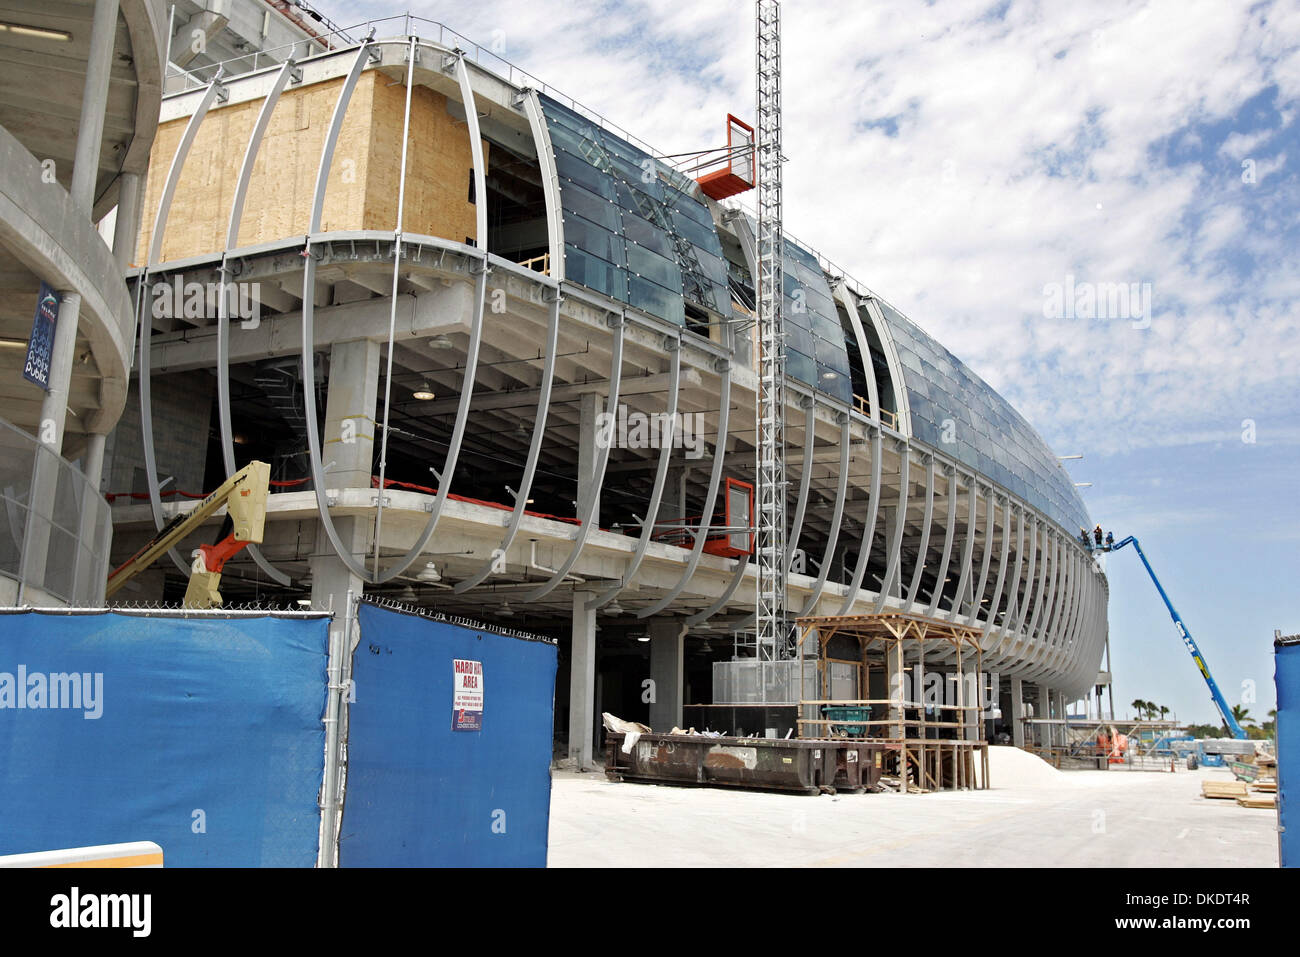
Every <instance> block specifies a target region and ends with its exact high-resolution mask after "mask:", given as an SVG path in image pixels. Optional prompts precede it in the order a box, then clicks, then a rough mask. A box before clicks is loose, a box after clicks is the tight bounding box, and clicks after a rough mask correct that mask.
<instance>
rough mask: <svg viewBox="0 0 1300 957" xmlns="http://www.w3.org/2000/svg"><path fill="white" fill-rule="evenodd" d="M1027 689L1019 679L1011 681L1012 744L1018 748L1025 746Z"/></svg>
mask: <svg viewBox="0 0 1300 957" xmlns="http://www.w3.org/2000/svg"><path fill="white" fill-rule="evenodd" d="M1024 717H1025V689H1024V683H1023V682H1022V681H1021V680H1020V679H1019V678H1012V679H1011V743H1012V744H1014V745H1015V746H1016V747H1017V748H1023V747H1024V746H1025V725H1024V720H1023V719H1024Z"/></svg>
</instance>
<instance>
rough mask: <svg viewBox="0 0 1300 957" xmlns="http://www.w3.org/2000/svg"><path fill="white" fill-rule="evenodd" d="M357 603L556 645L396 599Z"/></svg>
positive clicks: (372, 598)
mask: <svg viewBox="0 0 1300 957" xmlns="http://www.w3.org/2000/svg"><path fill="white" fill-rule="evenodd" d="M357 603H358V604H366V605H374V606H375V607H376V608H384V609H387V610H388V611H395V612H398V613H399V614H403V615H415V616H416V617H418V618H426V619H428V620H429V621H436V622H439V623H441V624H446V625H457V626H459V627H461V628H468V629H470V630H471V631H486V632H490V633H491V634H494V635H504V636H505V637H507V638H518V639H520V640H521V641H539V642H541V643H542V644H546V645H554V644H556V640H555V639H554V638H548V637H547V636H546V635H539V634H536V633H535V632H531V631H520V630H519V629H518V628H509V627H504V626H502V625H489V624H485V623H484V622H481V621H478V620H476V619H474V618H466V617H464V616H463V615H448V614H445V613H444V612H440V611H437V610H435V609H432V608H423V607H420V606H418V605H408V604H407V603H406V602H402V601H398V600H397V599H395V598H385V597H384V596H382V595H363V596H361V597H360V598H358V599H357Z"/></svg>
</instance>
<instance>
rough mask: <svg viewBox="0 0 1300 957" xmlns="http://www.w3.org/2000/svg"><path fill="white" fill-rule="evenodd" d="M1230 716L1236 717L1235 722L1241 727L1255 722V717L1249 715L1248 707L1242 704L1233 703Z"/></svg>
mask: <svg viewBox="0 0 1300 957" xmlns="http://www.w3.org/2000/svg"><path fill="white" fill-rule="evenodd" d="M1232 717H1233V718H1234V719H1236V722H1237V724H1239V725H1242V726H1243V727H1244V726H1246V725H1248V724H1254V723H1255V719H1254V718H1252V717H1251V716H1250V709H1249V708H1247V707H1245V706H1244V705H1239V704H1234V705H1233V706H1232Z"/></svg>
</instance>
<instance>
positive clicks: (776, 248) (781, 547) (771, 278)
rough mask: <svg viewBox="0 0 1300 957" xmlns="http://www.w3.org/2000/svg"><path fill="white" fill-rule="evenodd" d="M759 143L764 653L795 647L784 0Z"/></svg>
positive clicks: (760, 71) (765, 35)
mask: <svg viewBox="0 0 1300 957" xmlns="http://www.w3.org/2000/svg"><path fill="white" fill-rule="evenodd" d="M755 8H756V9H755V32H756V39H757V55H756V64H755V66H756V75H757V102H756V109H755V119H756V123H755V125H756V126H757V127H758V129H757V142H756V146H757V149H758V256H757V259H758V263H757V265H758V276H757V277H756V283H755V285H756V289H755V293H756V295H755V305H756V307H757V314H758V364H757V365H758V393H757V396H756V400H757V401H756V402H755V452H756V463H755V464H756V469H755V495H756V498H757V502H756V511H757V515H756V518H757V527H756V540H755V559H756V563H757V568H756V570H757V576H756V577H757V589H758V594H757V598H756V601H755V605H754V618H755V621H754V625H755V630H756V632H757V642H756V643H757V649H756V650H757V654H758V657H759V658H760V659H768V660H773V659H776V658H784V657H786V656H787V655H788V653H789V647H788V640H789V630H790V629H789V623H788V620H787V617H786V577H787V574H788V572H789V566H788V565H787V556H786V527H785V335H784V323H783V316H782V303H781V296H782V292H783V285H784V276H783V269H782V258H783V248H782V247H783V235H782V231H781V5H780V2H779V0H756V4H755Z"/></svg>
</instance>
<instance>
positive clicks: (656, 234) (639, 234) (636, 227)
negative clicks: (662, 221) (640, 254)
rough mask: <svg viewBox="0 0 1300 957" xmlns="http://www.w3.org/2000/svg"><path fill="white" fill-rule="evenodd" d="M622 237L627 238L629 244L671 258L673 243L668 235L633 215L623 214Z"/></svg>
mask: <svg viewBox="0 0 1300 957" xmlns="http://www.w3.org/2000/svg"><path fill="white" fill-rule="evenodd" d="M623 235H624V236H626V237H627V241H628V242H629V243H635V244H636V245H638V246H644V247H645V248H646V249H650V250H653V251H654V252H657V253H658V254H659V255H661V256H664V257H667V258H669V259H671V258H672V255H673V243H672V240H671V239H670V238H669V236H668V234H667V233H666V232H664V231H663V230H662V229H660V228H659V227H658V226H653V225H651V224H650V223H648V222H646V221H645V220H644V219H642V218H641V217H640V216H638V215H636V214H635V213H628V212H625V213H624V214H623Z"/></svg>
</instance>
